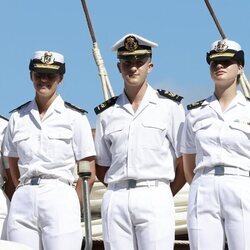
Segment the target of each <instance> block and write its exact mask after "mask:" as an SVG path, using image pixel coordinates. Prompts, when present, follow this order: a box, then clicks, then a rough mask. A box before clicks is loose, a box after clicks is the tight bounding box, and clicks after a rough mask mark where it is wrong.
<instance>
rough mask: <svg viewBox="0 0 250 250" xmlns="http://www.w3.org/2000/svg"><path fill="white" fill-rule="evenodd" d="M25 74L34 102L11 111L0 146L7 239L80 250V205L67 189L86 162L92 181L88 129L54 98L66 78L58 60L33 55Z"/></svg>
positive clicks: (74, 110)
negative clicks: (7, 181) (8, 195)
mask: <svg viewBox="0 0 250 250" xmlns="http://www.w3.org/2000/svg"><path fill="white" fill-rule="evenodd" d="M29 69H30V78H31V80H32V82H33V85H34V88H35V98H34V99H33V100H32V101H30V102H27V103H25V104H23V105H22V106H20V107H18V108H17V109H15V110H13V111H12V115H11V117H10V120H9V124H8V127H7V130H6V136H5V139H6V140H5V143H4V155H6V156H8V158H9V164H10V170H11V176H12V179H13V182H14V184H15V186H16V188H17V189H16V191H15V193H14V195H13V197H12V201H11V206H10V212H9V218H8V239H9V240H10V241H15V242H19V243H23V244H26V245H28V246H30V247H31V248H32V249H34V250H42V249H43V250H55V249H60V250H69V249H70V250H79V249H81V244H82V238H83V235H82V229H81V217H80V204H79V199H78V196H77V192H76V190H75V188H74V187H73V185H72V184H73V182H74V178H75V177H74V172H75V171H74V168H75V166H76V164H77V163H79V162H80V161H82V160H85V161H89V162H90V165H91V171H92V177H91V181H90V182H91V183H92V184H93V182H94V178H95V162H94V157H95V146H94V141H93V137H92V133H91V128H90V124H89V122H88V119H87V117H86V115H85V111H84V110H82V109H80V108H78V107H75V106H73V105H72V104H70V103H68V102H65V101H63V99H62V97H61V96H60V95H59V94H58V93H57V89H58V86H59V84H60V83H61V81H62V80H63V76H64V73H65V62H64V56H63V55H61V54H59V53H57V52H50V51H36V52H35V54H34V57H33V58H32V59H31V60H30V65H29ZM79 182H80V180H79Z"/></svg>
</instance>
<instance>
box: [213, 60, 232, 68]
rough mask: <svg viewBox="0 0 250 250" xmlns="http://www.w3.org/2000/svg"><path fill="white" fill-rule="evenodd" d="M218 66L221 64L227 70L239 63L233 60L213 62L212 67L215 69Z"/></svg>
mask: <svg viewBox="0 0 250 250" xmlns="http://www.w3.org/2000/svg"><path fill="white" fill-rule="evenodd" d="M218 64H221V65H222V66H223V67H225V68H227V67H229V66H230V65H232V64H237V61H235V60H232V59H223V60H214V61H211V64H210V65H211V67H213V68H215V67H216V66H217V65H218Z"/></svg>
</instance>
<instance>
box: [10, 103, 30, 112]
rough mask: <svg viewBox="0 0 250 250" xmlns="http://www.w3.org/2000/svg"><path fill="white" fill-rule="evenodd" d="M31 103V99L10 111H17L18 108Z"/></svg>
mask: <svg viewBox="0 0 250 250" xmlns="http://www.w3.org/2000/svg"><path fill="white" fill-rule="evenodd" d="M29 103H31V101H28V102H26V103H24V104H22V105H21V106H19V107H17V108H15V109H12V110H11V111H10V112H9V113H13V112H15V111H17V110H20V109H21V108H22V107H24V106H25V105H28V104H29Z"/></svg>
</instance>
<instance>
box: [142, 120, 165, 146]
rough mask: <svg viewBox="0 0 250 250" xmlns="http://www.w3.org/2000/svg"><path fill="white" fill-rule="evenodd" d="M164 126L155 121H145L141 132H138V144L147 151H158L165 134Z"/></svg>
mask: <svg viewBox="0 0 250 250" xmlns="http://www.w3.org/2000/svg"><path fill="white" fill-rule="evenodd" d="M166 131H167V129H166V124H164V123H161V122H156V121H145V122H143V123H142V130H140V131H138V133H139V138H138V142H140V144H141V145H142V146H143V147H144V148H148V149H154V150H160V149H161V147H162V145H163V143H164V140H166V134H167V132H166Z"/></svg>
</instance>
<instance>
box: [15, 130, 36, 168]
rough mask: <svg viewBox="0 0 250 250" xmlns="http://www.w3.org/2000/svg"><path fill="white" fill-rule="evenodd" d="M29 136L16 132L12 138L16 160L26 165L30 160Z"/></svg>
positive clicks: (30, 145) (30, 142) (31, 146)
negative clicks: (16, 155)
mask: <svg viewBox="0 0 250 250" xmlns="http://www.w3.org/2000/svg"><path fill="white" fill-rule="evenodd" d="M31 137H32V136H31V134H28V133H26V132H17V133H16V134H15V135H14V137H13V143H14V144H15V145H16V151H17V154H18V158H19V159H20V161H21V162H22V163H27V162H29V161H30V160H31V159H32V155H33V154H32V148H33V145H32V141H31Z"/></svg>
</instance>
